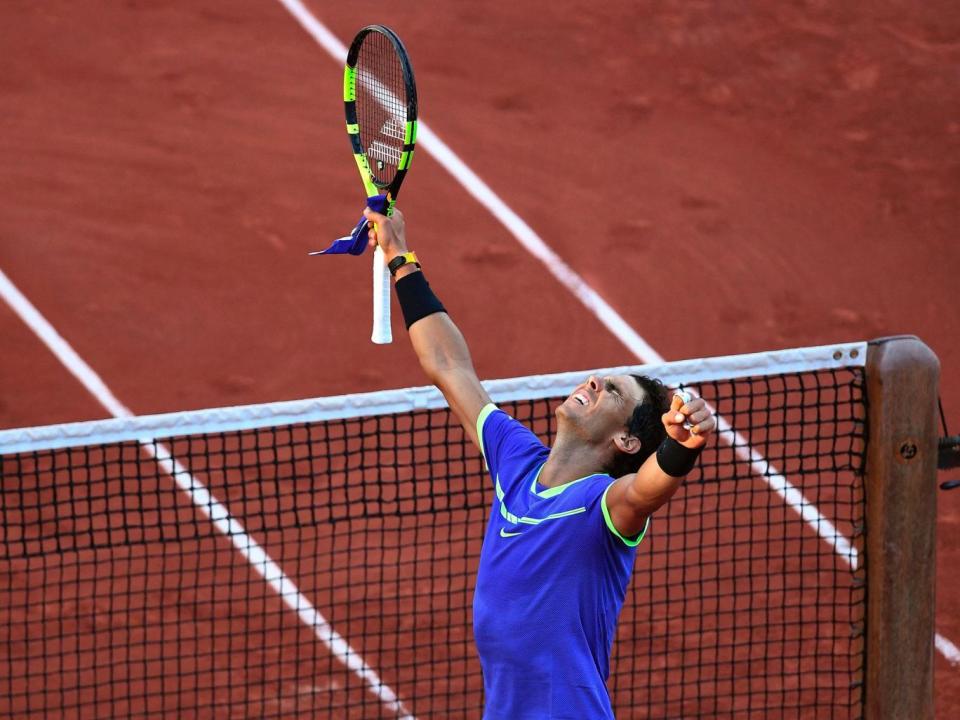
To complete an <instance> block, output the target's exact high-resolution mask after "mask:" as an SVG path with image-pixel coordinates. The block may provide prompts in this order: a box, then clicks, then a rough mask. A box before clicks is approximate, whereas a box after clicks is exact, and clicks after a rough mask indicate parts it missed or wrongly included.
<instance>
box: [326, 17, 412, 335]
mask: <svg viewBox="0 0 960 720" xmlns="http://www.w3.org/2000/svg"><path fill="white" fill-rule="evenodd" d="M371 33H379V34H381V35H383V36H385V37H386V38H387V39H388V40H389V41H390V43H391V44H392V45H393V49H394V52H396V54H397V58H398V60H399V61H400V68H401V71H402V74H403V83H404V89H405V92H406V118H405V121H404V139H403V148H402V150H401V153H400V161H399V163H398V164H397V172H396V174H395V175H394V176H393V179H392V180H391V181H390V182H389V183H384V182H381V181H380V180H379V179H378V178H377V177H376V176H375V175H374V173H373V170H372V168H371V167H370V162H369V160H368V159H367V154H366V152H365V150H364V148H363V144H362V143H361V140H360V125H359V123H358V119H357V61H358V59H359V57H360V48H361V46H362V45H363V42H364V40H366V39H367V37H368V36H369V35H370V34H371ZM343 105H344V113H345V115H346V120H347V136H348V137H349V138H350V146H351V149H352V150H353V157H354V160H355V161H356V163H357V170H359V172H360V179H361V180H362V181H363V187H364V190H365V191H366V193H367V197H370V196H373V195H379V194H381V193H383V191H386V196H387V211H386V214H387V215H388V216H390V215H392V214H393V208H394V205H396V202H397V194H398V193H399V192H400V186H401V185H402V184H403V179H404V177H406V174H407V171H408V170H409V169H410V163H411V162H412V161H413V151H414V148H415V146H416V142H417V85H416V81H415V79H414V75H413V67H412V66H411V65H410V58H409V56H408V55H407V49H406V47H405V46H404V44H403V42H402V41H401V40H400V38H399V37H398V36H397V34H396V33H395V32H393V30H391V29H390V28H388V27H386V26H385V25H367V26H366V27H364V28H361V30H360V31H359V32H358V33H357V34H356V36H355V37H354V38H353V42H352V43H351V44H350V49H349V51H348V52H347V62H346V65H345V66H344V69H343ZM370 339H371V340H372V341H373V342H374V343H376V344H378V345H385V344H388V343H390V342H392V341H393V334H392V332H391V328H390V271H389V270H388V269H387V263H386V259H385V258H384V255H383V251H382V250H381V249H380V246H379V245H378V246H377V247H376V249H375V250H374V253H373V332H372V334H371V338H370Z"/></svg>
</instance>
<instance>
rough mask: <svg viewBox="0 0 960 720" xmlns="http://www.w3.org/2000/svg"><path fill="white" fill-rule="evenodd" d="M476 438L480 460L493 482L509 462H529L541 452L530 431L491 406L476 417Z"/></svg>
mask: <svg viewBox="0 0 960 720" xmlns="http://www.w3.org/2000/svg"><path fill="white" fill-rule="evenodd" d="M477 437H478V438H479V439H480V451H481V452H482V453H483V459H484V461H485V462H486V464H487V468H489V470H490V475H491V477H494V478H495V477H497V474H498V473H499V472H500V471H501V469H502V468H503V467H504V465H506V464H509V463H510V462H511V460H520V459H524V458H529V457H530V455H531V453H532V452H536V453H539V452H541V451H543V450H544V445H543V443H542V442H540V438H538V437H537V436H536V435H535V434H534V433H533V431H531V430H530V428H528V427H527V426H526V425H524V424H523V423H520V422H517V421H516V420H514V419H513V418H512V417H510V416H509V415H507V414H506V413H505V412H504V411H503V410H501V409H500V408H498V407H497V406H496V405H494V404H493V403H489V404H488V405H486V406H485V407H484V408H483V410H481V411H480V415H479V416H478V417H477Z"/></svg>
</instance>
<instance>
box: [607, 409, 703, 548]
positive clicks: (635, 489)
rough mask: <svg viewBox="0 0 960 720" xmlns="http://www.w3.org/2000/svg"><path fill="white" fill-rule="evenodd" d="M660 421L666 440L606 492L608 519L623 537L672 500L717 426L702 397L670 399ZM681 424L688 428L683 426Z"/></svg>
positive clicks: (640, 528) (634, 530) (636, 531)
mask: <svg viewBox="0 0 960 720" xmlns="http://www.w3.org/2000/svg"><path fill="white" fill-rule="evenodd" d="M661 421H662V422H663V426H664V428H665V429H666V431H667V439H666V440H664V441H663V442H662V443H661V444H660V448H659V449H658V450H657V452H655V453H653V454H652V455H651V456H650V457H648V458H647V459H646V461H644V463H643V465H641V466H640V469H639V470H638V471H637V472H636V473H634V474H631V475H624V476H623V477H622V478H620V479H618V480H617V481H616V482H615V483H614V484H613V485H612V486H611V487H610V490H609V491H608V493H607V500H606V502H607V511H608V512H609V513H610V520H611V521H612V522H613V525H614V527H615V528H617V530H618V531H619V532H620V534H621V535H624V536H626V537H632V536H634V535H637V534H638V533H640V531H642V530H643V528H644V525H645V524H646V522H647V518H648V517H649V516H650V515H652V514H653V513H654V511H656V510H657V509H658V508H659V507H660V506H662V505H663V504H664V503H666V502H667V500H669V499H670V498H671V497H673V494H674V493H675V492H676V491H677V488H679V487H680V484H681V483H682V482H683V478H684V477H686V475H687V473H689V472H690V470H692V469H693V465H694V463H695V462H696V459H697V456H698V455H699V454H700V451H701V450H702V449H703V446H704V445H706V443H707V436H708V435H709V434H710V433H712V432H713V430H714V428H716V426H717V420H716V418H715V417H714V416H713V413H711V412H710V408H709V407H707V404H706V402H705V401H704V400H703V398H694V399H692V400H690V401H689V402H688V403H686V404H684V403H683V401H682V400H681V399H680V396H679V395H675V396H674V397H673V401H672V402H671V405H670V409H669V410H668V411H667V412H665V413H664V414H663V417H662V418H661ZM685 423H686V424H689V425H691V426H692V427H691V428H689V429H688V428H686V427H684V424H685Z"/></svg>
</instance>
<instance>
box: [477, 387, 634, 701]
mask: <svg viewBox="0 0 960 720" xmlns="http://www.w3.org/2000/svg"><path fill="white" fill-rule="evenodd" d="M477 434H478V435H479V437H480V441H481V445H482V451H483V455H484V459H485V460H486V462H487V467H488V468H489V469H490V476H491V478H492V480H493V484H494V490H495V493H496V496H495V498H494V501H493V507H492V509H491V512H490V520H489V522H488V523H487V530H486V534H485V535H484V539H483V549H482V550H481V552H480V568H479V570H478V573H477V587H476V592H475V595H474V604H473V632H474V638H475V640H476V645H477V652H478V654H479V655H480V664H481V666H482V667H483V687H484V692H485V708H484V714H483V717H484V720H546V719H547V718H568V719H570V720H574V719H575V720H596V719H597V718H611V719H612V718H613V710H612V708H611V706H610V696H609V694H608V692H607V687H606V680H607V677H608V675H609V674H610V667H609V664H610V650H611V648H612V646H613V639H614V636H615V634H616V624H617V618H618V616H619V615H620V610H621V608H622V607H623V600H624V596H625V595H626V591H627V584H628V583H629V582H630V573H631V571H632V570H633V560H634V556H635V555H636V546H637V544H639V542H640V540H641V539H642V538H643V535H644V533H645V532H646V528H644V531H643V532H641V533H640V535H639V536H637V537H635V538H625V537H623V536H621V535H620V533H618V532H617V531H616V529H615V528H614V527H613V523H612V522H611V521H610V517H609V514H608V513H607V508H606V493H607V489H608V488H609V487H610V485H611V484H612V483H613V482H614V478H612V477H611V476H609V475H605V474H600V473H598V474H596V475H589V476H587V477H584V478H580V479H579V480H575V481H573V482H570V483H567V484H566V485H562V486H559V487H554V488H544V487H542V486H541V485H539V484H538V483H537V478H538V476H539V474H540V471H541V469H542V468H543V464H544V462H546V460H547V456H548V455H549V453H550V451H549V448H547V447H546V446H545V445H544V444H543V443H542V442H540V440H539V439H538V438H537V436H536V435H534V434H533V433H532V432H531V431H530V430H529V429H528V428H526V427H525V426H524V425H522V424H521V423H519V422H517V421H516V420H514V419H513V418H511V417H510V416H509V415H507V414H506V413H505V412H503V411H502V410H499V409H498V408H497V407H496V406H494V405H492V404H491V405H487V406H486V407H485V408H484V409H483V411H482V412H481V413H480V417H479V418H478V419H477ZM648 525H649V521H648Z"/></svg>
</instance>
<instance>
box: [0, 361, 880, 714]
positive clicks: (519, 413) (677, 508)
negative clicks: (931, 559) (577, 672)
mask: <svg viewBox="0 0 960 720" xmlns="http://www.w3.org/2000/svg"><path fill="white" fill-rule="evenodd" d="M866 354H867V346H866V344H865V343H850V344H845V345H838V346H829V347H820V348H805V349H798V350H789V351H777V352H770V353H759V354H753V355H745V356H736V357H728V358H712V359H706V360H694V361H684V362H677V363H666V364H662V365H656V366H653V365H648V366H643V367H630V368H614V369H605V370H601V371H599V372H601V373H605V374H606V373H618V372H643V373H646V374H652V375H654V376H657V377H659V378H661V379H662V380H664V382H666V383H667V384H669V385H673V386H684V387H688V388H692V389H693V390H694V391H695V392H696V393H697V394H699V395H701V396H702V397H704V398H705V399H706V400H707V401H708V402H709V403H710V404H711V405H712V407H713V408H715V410H716V413H717V415H718V417H719V418H720V429H719V432H718V436H717V438H716V439H715V440H714V441H712V442H711V444H710V445H709V447H708V449H707V450H706V451H705V452H704V453H703V454H702V456H701V460H700V463H699V465H698V467H697V468H696V469H695V470H694V472H693V474H692V475H691V476H690V477H689V478H688V480H687V481H686V483H685V484H684V485H683V486H682V488H681V489H680V491H679V492H678V494H677V496H676V497H675V498H674V499H673V500H672V501H671V502H670V503H669V504H668V506H667V507H665V508H664V509H662V510H661V511H660V512H659V513H657V515H656V516H655V518H654V520H653V522H652V525H651V531H650V532H649V533H648V536H647V537H646V538H645V540H644V542H643V543H642V544H641V546H640V548H639V552H638V556H637V563H636V568H635V572H634V577H633V581H632V583H631V589H630V593H629V595H628V598H627V602H626V605H625V607H624V611H623V613H622V616H621V619H620V624H619V633H618V637H617V640H616V642H615V645H614V656H613V658H612V661H611V667H612V673H611V677H610V682H609V687H610V691H611V696H612V698H613V702H614V707H615V709H616V712H617V716H618V717H620V718H667V717H729V718H733V717H737V718H743V717H756V718H761V717H817V718H827V717H830V718H855V717H860V716H862V715H863V695H864V693H863V684H864V674H865V669H864V668H865V648H866V645H865V639H864V623H865V618H866V597H865V569H864V564H863V562H862V551H863V538H864V490H863V470H864V458H865V451H866V404H865V400H866V398H865V369H864V361H865V358H866ZM586 374H587V373H567V374H560V375H550V376H538V377H530V378H519V379H514V380H507V381H492V382H489V383H486V384H487V387H488V390H489V391H490V393H491V396H492V397H493V398H494V399H495V400H496V401H497V403H498V404H499V406H500V407H502V408H503V409H505V410H506V411H507V412H509V413H511V414H512V415H514V416H515V417H516V418H517V419H519V420H521V421H522V422H525V423H527V424H528V425H529V426H531V427H532V428H533V429H534V431H535V432H537V433H538V434H539V435H540V436H541V437H542V438H543V439H544V440H545V441H547V442H549V441H550V440H551V438H552V433H553V428H554V419H553V408H554V407H555V406H556V404H557V401H558V398H562V397H564V396H566V395H567V394H568V393H569V392H570V390H571V389H572V388H573V387H575V386H576V385H577V384H578V383H579V382H581V381H582V380H583V378H584V377H585V376H586ZM0 462H2V473H0V488H2V492H0V512H2V523H0V717H2V718H11V717H168V716H179V717H188V716H189V717H212V716H214V715H216V716H217V717H248V716H251V717H252V716H256V717H269V718H288V717H289V718H293V717H302V716H303V717H305V716H308V715H309V716H310V717H314V718H395V717H402V718H447V717H467V718H479V717H480V714H481V710H482V705H483V699H482V679H481V673H480V667H479V663H478V661H477V658H476V655H475V651H474V649H473V645H472V630H471V622H472V621H471V600H472V594H473V585H474V574H475V571H476V567H477V562H478V556H479V551H480V544H481V539H482V537H483V528H484V524H485V522H486V519H487V514H488V510H489V504H490V502H491V495H492V490H491V488H490V483H489V482H488V481H487V479H486V476H485V472H484V468H483V463H482V460H481V458H480V455H479V452H478V451H477V450H476V449H475V448H474V447H473V446H472V445H471V444H470V442H469V440H467V439H466V438H465V436H464V434H463V432H462V431H461V429H460V428H459V426H458V424H457V422H456V419H455V418H454V417H453V416H452V415H451V413H450V411H449V410H448V409H447V408H446V407H445V405H444V403H443V401H442V398H441V397H440V395H439V394H438V393H437V391H436V390H435V389H432V388H414V389H407V390H398V391H389V392H383V393H373V394H363V395H352V396H343V397H337V398H325V399H316V400H308V401H301V402H289V403H276V404H271V405H260V406H248V407H242V408H227V409H215V410H206V411H199V412H188V413H176V414H169V415H157V416H149V417H142V418H127V419H117V420H104V421H96V422H90V423H76V424H69V425H61V426H49V427H43V428H30V429H24V430H13V431H3V432H0ZM518 651H522V649H518Z"/></svg>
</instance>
